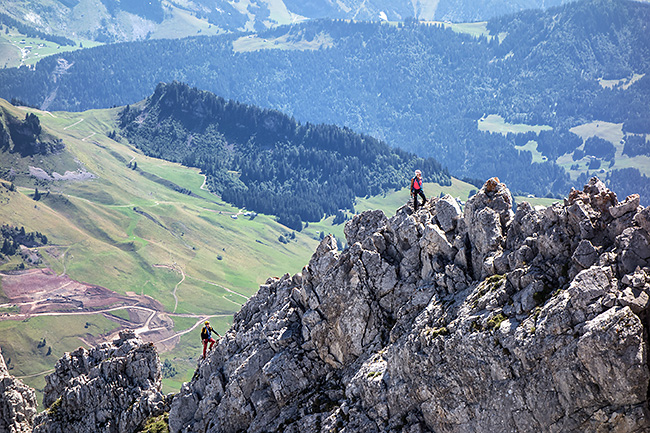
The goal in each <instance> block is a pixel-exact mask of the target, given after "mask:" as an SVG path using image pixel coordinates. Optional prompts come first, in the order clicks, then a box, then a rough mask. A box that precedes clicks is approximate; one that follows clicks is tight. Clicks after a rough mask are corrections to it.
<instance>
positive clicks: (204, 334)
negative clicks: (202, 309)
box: [201, 326, 210, 340]
mask: <svg viewBox="0 0 650 433" xmlns="http://www.w3.org/2000/svg"><path fill="white" fill-rule="evenodd" d="M208 338H210V332H209V331H208V328H207V326H204V327H203V329H201V340H207V339H208Z"/></svg>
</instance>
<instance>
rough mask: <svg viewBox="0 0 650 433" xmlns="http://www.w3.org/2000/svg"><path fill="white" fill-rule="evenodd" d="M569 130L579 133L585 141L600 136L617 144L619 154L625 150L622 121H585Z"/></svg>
mask: <svg viewBox="0 0 650 433" xmlns="http://www.w3.org/2000/svg"><path fill="white" fill-rule="evenodd" d="M569 131H571V132H573V133H574V134H576V135H578V136H579V137H580V138H582V140H583V141H585V140H587V139H588V138H590V137H600V138H602V139H604V140H607V141H609V142H611V143H612V144H613V145H614V146H616V154H617V156H618V155H620V153H621V152H622V150H623V145H622V143H621V141H622V140H623V137H624V134H623V124H622V123H611V122H604V121H602V120H596V121H593V122H590V123H585V124H583V125H578V126H574V127H573V128H571V129H569ZM619 148H620V149H619Z"/></svg>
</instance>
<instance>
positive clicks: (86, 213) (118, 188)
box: [0, 101, 317, 388]
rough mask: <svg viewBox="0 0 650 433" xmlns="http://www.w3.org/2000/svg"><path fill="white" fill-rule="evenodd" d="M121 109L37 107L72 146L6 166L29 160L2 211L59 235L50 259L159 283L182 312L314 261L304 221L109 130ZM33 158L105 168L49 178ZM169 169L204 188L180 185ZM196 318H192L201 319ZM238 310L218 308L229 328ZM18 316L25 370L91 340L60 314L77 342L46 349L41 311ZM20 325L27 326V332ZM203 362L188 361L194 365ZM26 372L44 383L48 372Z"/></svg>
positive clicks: (203, 310)
mask: <svg viewBox="0 0 650 433" xmlns="http://www.w3.org/2000/svg"><path fill="white" fill-rule="evenodd" d="M0 108H1V109H3V110H7V111H9V112H10V113H12V114H13V115H14V116H15V117H18V118H24V117H25V114H26V113H27V112H35V111H34V110H32V109H26V108H15V107H13V106H11V105H9V104H7V103H6V102H4V101H0ZM115 113H116V110H98V111H87V112H83V113H62V112H58V113H45V112H39V111H36V114H37V115H38V116H39V118H40V120H41V125H42V126H43V128H44V130H45V131H46V132H48V133H50V134H52V135H54V136H57V137H59V138H61V139H63V142H64V143H65V146H66V150H65V152H64V153H63V154H59V155H54V156H52V155H50V156H47V157H43V156H38V155H37V156H33V157H28V158H20V157H18V156H17V155H16V154H8V153H3V154H2V155H1V158H0V161H1V162H2V165H3V168H5V169H8V168H12V167H13V168H14V170H16V171H17V172H18V174H17V175H16V176H15V178H14V182H15V183H16V185H18V188H17V191H15V192H9V191H8V190H7V189H6V188H0V191H1V192H0V219H2V221H3V223H5V224H11V225H15V226H24V227H25V229H26V230H27V231H39V232H41V233H44V234H46V235H47V237H48V238H49V243H48V247H47V248H43V249H41V254H42V256H43V261H44V263H43V266H47V267H50V268H52V269H53V270H54V271H55V272H57V273H64V272H65V273H66V274H67V275H68V276H69V277H71V278H72V279H74V280H78V281H83V282H88V283H91V284H97V285H100V286H103V287H106V288H108V289H111V290H113V291H115V292H118V293H122V294H124V293H127V292H133V293H137V294H145V295H150V296H152V297H154V298H155V299H157V300H158V301H160V302H161V303H162V304H163V305H164V306H165V310H166V311H168V312H170V313H172V312H176V313H193V314H203V315H220V314H225V315H226V316H230V315H232V314H233V313H234V312H235V311H237V310H238V309H239V308H240V306H241V305H242V304H243V303H244V302H245V301H246V299H247V297H248V296H250V295H251V294H253V293H254V292H255V291H256V290H257V287H258V285H259V284H260V283H262V282H263V281H265V280H266V279H267V278H268V277H269V276H274V275H277V276H280V275H282V274H284V273H286V272H290V273H295V272H298V271H299V270H300V269H301V268H302V267H303V266H304V265H305V264H306V263H307V261H308V259H309V257H310V255H311V253H312V251H313V250H314V249H315V247H316V245H317V240H315V239H312V238H311V237H310V236H309V235H306V234H302V233H296V235H295V239H292V240H291V241H290V242H288V243H286V244H285V243H280V242H279V241H278V238H279V237H280V236H281V235H286V237H287V238H289V234H290V233H289V232H290V230H288V229H287V228H285V227H283V226H281V225H279V224H277V223H276V222H275V220H274V218H270V217H267V216H265V215H257V216H256V217H255V218H253V219H252V218H251V217H250V216H249V217H245V216H244V214H243V213H242V210H241V209H236V208H233V207H231V206H229V205H227V204H225V203H223V202H221V200H220V199H219V198H218V197H216V196H214V195H212V194H210V193H208V192H207V191H205V190H202V189H201V186H202V184H203V182H204V176H202V175H201V174H199V173H198V171H197V170H191V169H187V168H184V167H181V166H180V165H178V164H172V163H169V162H165V161H161V160H157V159H153V158H148V157H145V156H143V155H142V154H140V153H138V152H137V151H135V150H134V149H133V148H132V147H130V146H129V145H128V144H126V143H120V142H117V141H114V140H111V139H109V138H108V137H107V134H108V133H109V132H111V131H112V130H113V129H114V120H115V119H114V116H115ZM129 162H137V167H138V168H137V170H133V169H130V168H128V167H127V164H128V163H129ZM30 166H31V167H39V168H42V169H43V170H44V171H45V172H47V173H48V174H50V175H52V173H53V172H57V173H59V174H64V173H65V172H66V171H69V172H76V173H79V171H81V172H89V173H93V174H94V175H95V176H96V177H95V178H92V179H87V180H68V181H48V182H46V181H42V180H36V179H34V178H33V177H30V176H29V175H28V173H29V167H30ZM152 179H153V180H152ZM161 179H167V180H168V181H171V182H173V183H175V184H177V185H181V186H182V187H184V188H187V189H188V190H190V191H192V192H193V193H194V194H193V195H191V196H190V195H187V194H181V193H179V192H176V191H175V190H174V189H172V188H171V187H170V186H169V185H171V184H169V183H165V182H162V181H161ZM35 188H38V189H39V191H41V192H42V193H43V194H44V195H43V197H42V198H41V200H39V201H34V200H33V198H32V196H33V193H34V189H35ZM48 192H49V194H48ZM234 216H237V219H234V218H233V217H234ZM15 265H16V261H15V260H14V261H13V262H9V263H4V264H3V265H2V269H4V270H7V269H8V268H9V269H10V268H12V267H14V268H15ZM179 283H180V284H179ZM175 288H176V294H177V300H176V299H175V298H174V296H173V291H174V289H175ZM32 320H33V319H32ZM47 320H49V321H52V322H55V321H56V319H54V318H48V319H47ZM66 320H68V321H72V322H75V323H76V324H80V326H81V329H82V330H83V332H96V333H99V334H101V333H104V332H107V331H108V330H110V328H111V326H108V325H102V326H101V327H97V328H94V330H90V331H89V330H87V329H85V328H84V324H85V322H87V321H88V319H87V318H85V317H80V318H78V319H72V318H68V319H66ZM188 321H191V320H186V321H185V322H182V326H187V327H188V328H189V327H190V326H188V323H187V322H188ZM193 321H194V322H196V319H194V320H193ZM228 322H229V319H228V318H227V317H226V318H222V319H219V320H216V321H215V324H216V328H217V329H218V330H220V331H225V330H226V329H227V327H228V324H227V323H228ZM18 323H19V324H20V325H21V326H16V325H17V323H16V322H14V321H6V323H4V322H3V323H2V327H3V328H2V329H3V332H0V347H2V349H3V351H5V352H7V351H8V353H9V356H10V358H11V359H12V364H11V366H12V367H13V368H14V369H15V372H16V373H20V375H22V376H29V375H32V374H34V373H39V372H42V371H45V370H48V369H50V368H52V367H53V365H54V362H55V361H56V359H58V357H59V356H60V355H61V354H62V353H63V350H71V349H74V348H75V347H76V346H78V345H80V344H81V343H82V342H81V341H80V340H78V338H76V336H78V333H77V331H75V329H77V328H78V327H77V326H76V325H75V326H72V325H71V326H65V327H62V328H60V329H61V331H62V332H59V331H58V329H59V326H58V325H52V326H47V329H48V333H49V334H48V335H50V334H51V335H52V336H51V337H50V338H48V341H50V340H51V341H52V342H55V341H59V340H60V339H63V338H68V339H69V340H70V341H74V343H70V344H68V345H66V346H65V347H64V346H61V345H52V346H53V353H54V354H55V355H56V356H54V355H50V356H48V357H45V358H42V357H40V355H38V354H35V353H34V352H33V350H32V347H33V346H35V345H36V344H37V343H38V340H39V339H40V337H39V335H40V333H39V332H37V331H33V330H31V325H30V323H20V322H18ZM114 325H115V326H114V327H117V325H116V324H114ZM26 329H29V331H28V332H27V331H26ZM185 329H187V328H185ZM63 330H65V332H63ZM177 330H179V331H181V330H182V329H180V328H179V329H177ZM19 332H20V333H23V334H24V335H23V334H21V335H22V336H20V337H19V335H18V333H19ZM194 334H198V331H197V332H195V333H194ZM194 334H188V337H187V339H188V341H189V342H191V343H195V342H194V341H193V340H196V339H198V337H197V336H196V335H194ZM183 346H184V344H181V345H180V347H179V349H178V350H179V351H180V353H183V354H187V356H190V357H192V358H193V359H194V360H195V359H196V355H197V353H198V352H197V351H196V350H194V349H195V347H194V346H196V344H190V343H188V344H187V347H183ZM188 347H189V348H190V349H189V350H188ZM165 356H168V357H172V358H177V357H178V354H177V353H176V352H171V353H169V354H165ZM34 357H37V358H39V359H38V360H34ZM192 368H193V365H188V366H186V369H187V371H190V370H192ZM179 370H183V369H179ZM13 371H14V370H12V372H13ZM183 373H185V370H183ZM184 377H185V376H184ZM25 381H26V382H27V383H29V384H30V385H33V386H36V387H37V388H42V383H43V382H42V376H36V377H26V378H25Z"/></svg>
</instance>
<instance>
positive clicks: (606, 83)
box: [598, 74, 645, 90]
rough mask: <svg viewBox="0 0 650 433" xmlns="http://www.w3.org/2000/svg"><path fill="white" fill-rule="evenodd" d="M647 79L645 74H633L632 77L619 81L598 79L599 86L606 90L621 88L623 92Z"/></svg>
mask: <svg viewBox="0 0 650 433" xmlns="http://www.w3.org/2000/svg"><path fill="white" fill-rule="evenodd" d="M643 77H645V74H632V76H631V77H626V78H620V79H618V80H604V79H602V78H599V79H598V84H600V86H601V87H602V88H604V89H613V88H615V87H620V88H621V89H623V90H627V89H628V88H629V87H630V86H631V85H632V84H634V83H636V82H637V81H639V80H640V79H641V78H643Z"/></svg>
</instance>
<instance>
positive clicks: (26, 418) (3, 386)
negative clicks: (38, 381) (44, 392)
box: [0, 353, 36, 433]
mask: <svg viewBox="0 0 650 433" xmlns="http://www.w3.org/2000/svg"><path fill="white" fill-rule="evenodd" d="M34 415H36V394H35V392H34V390H33V389H31V388H30V387H28V386H26V385H25V384H23V383H22V382H21V381H20V380H19V379H16V378H14V377H12V376H11V375H10V374H9V370H8V369H7V365H6V364H5V360H4V358H3V357H2V353H0V433H27V432H31V431H32V422H33V419H34Z"/></svg>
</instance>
